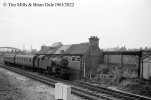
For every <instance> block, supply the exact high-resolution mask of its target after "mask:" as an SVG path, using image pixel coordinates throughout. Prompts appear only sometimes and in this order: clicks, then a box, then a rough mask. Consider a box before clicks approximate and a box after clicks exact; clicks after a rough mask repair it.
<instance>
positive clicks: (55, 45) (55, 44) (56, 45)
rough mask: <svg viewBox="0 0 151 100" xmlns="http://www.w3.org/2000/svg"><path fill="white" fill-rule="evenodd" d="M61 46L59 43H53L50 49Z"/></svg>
mask: <svg viewBox="0 0 151 100" xmlns="http://www.w3.org/2000/svg"><path fill="white" fill-rule="evenodd" d="M62 45H63V44H62V43H61V42H56V43H53V44H52V45H51V46H50V47H60V46H62Z"/></svg>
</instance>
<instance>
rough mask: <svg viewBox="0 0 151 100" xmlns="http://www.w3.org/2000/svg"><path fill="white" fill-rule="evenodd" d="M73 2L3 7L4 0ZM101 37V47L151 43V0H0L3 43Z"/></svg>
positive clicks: (66, 41)
mask: <svg viewBox="0 0 151 100" xmlns="http://www.w3.org/2000/svg"><path fill="white" fill-rule="evenodd" d="M34 2H35V3H58V2H59V3H66V2H71V3H74V7H8V6H7V7H4V6H3V4H4V3H34ZM92 35H95V36H98V37H99V38H100V41H99V47H100V48H109V47H115V46H120V47H121V46H126V47H127V48H139V47H146V46H148V47H151V0H41V1H40V0H0V37H1V38H0V47H3V46H10V47H16V48H20V49H23V45H24V44H25V48H26V49H30V46H31V45H32V47H33V48H35V49H38V50H39V49H40V47H41V45H43V44H45V45H47V46H49V45H51V44H52V43H55V42H62V43H63V44H64V45H67V44H76V43H82V42H88V38H89V37H90V36H92Z"/></svg>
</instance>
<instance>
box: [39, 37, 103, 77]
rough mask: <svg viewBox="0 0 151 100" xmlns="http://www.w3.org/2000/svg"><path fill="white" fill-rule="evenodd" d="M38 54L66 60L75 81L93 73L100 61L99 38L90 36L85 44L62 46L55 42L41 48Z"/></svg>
mask: <svg viewBox="0 0 151 100" xmlns="http://www.w3.org/2000/svg"><path fill="white" fill-rule="evenodd" d="M38 54H39V55H49V56H53V57H54V56H55V57H60V56H63V57H65V58H67V59H68V61H69V65H68V67H69V68H70V69H71V72H72V73H73V75H74V76H73V77H72V78H76V79H79V78H82V77H86V75H87V74H89V73H92V72H95V71H96V69H97V68H98V66H99V64H100V63H101V61H102V59H101V56H102V51H101V49H100V48H99V38H97V37H96V36H91V37H90V38H89V42H86V43H79V44H70V45H63V44H62V43H60V42H57V43H54V44H53V45H51V46H42V47H41V50H40V51H39V52H38V53H37V55H38Z"/></svg>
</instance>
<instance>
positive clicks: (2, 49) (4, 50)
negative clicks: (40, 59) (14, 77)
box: [0, 47, 25, 60]
mask: <svg viewBox="0 0 151 100" xmlns="http://www.w3.org/2000/svg"><path fill="white" fill-rule="evenodd" d="M5 54H25V53H24V52H22V50H21V49H18V48H14V47H0V60H2V59H3V56H4V55H5Z"/></svg>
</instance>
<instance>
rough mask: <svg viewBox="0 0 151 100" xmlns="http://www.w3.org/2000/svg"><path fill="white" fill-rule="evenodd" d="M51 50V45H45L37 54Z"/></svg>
mask: <svg viewBox="0 0 151 100" xmlns="http://www.w3.org/2000/svg"><path fill="white" fill-rule="evenodd" d="M49 50H50V47H48V46H45V47H43V48H42V49H41V50H40V51H39V52H38V53H37V54H45V53H47V52H48V51H49Z"/></svg>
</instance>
